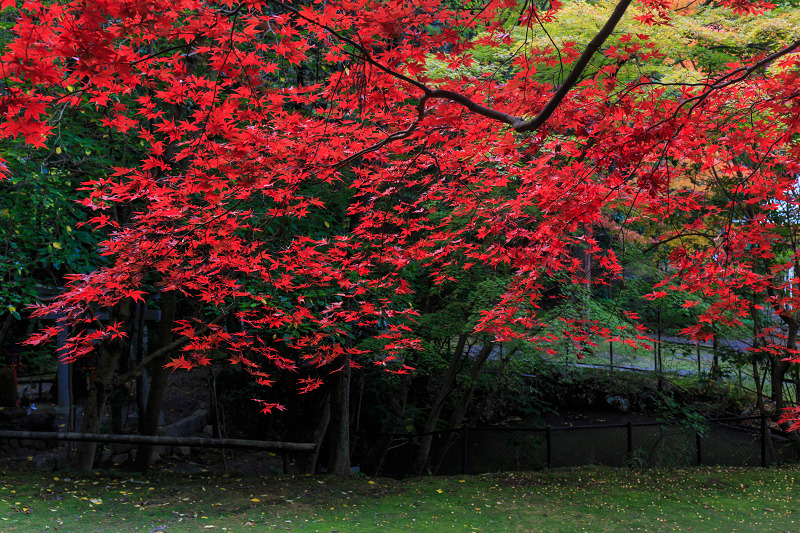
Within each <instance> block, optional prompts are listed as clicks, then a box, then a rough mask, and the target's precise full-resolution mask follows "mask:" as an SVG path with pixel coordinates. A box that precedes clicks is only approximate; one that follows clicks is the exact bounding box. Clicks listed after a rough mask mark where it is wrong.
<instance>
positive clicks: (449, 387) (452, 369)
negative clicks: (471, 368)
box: [411, 333, 469, 476]
mask: <svg viewBox="0 0 800 533" xmlns="http://www.w3.org/2000/svg"><path fill="white" fill-rule="evenodd" d="M468 338H469V335H467V334H466V333H464V334H461V335H459V336H458V342H457V343H456V347H455V350H453V354H452V356H451V357H450V363H449V364H448V366H447V369H445V373H444V379H443V380H442V385H441V387H440V388H439V393H438V394H437V395H436V400H434V402H433V405H432V406H431V410H430V411H429V412H428V419H427V420H426V422H425V427H424V429H423V433H430V432H432V431H435V430H436V425H437V424H438V423H439V418H440V417H441V415H442V409H444V404H445V401H446V400H447V398H448V396H450V393H452V392H453V389H454V388H455V383H456V375H457V374H458V369H459V366H460V362H461V358H462V356H463V355H464V347H465V346H466V343H467V339H468ZM432 443H433V435H423V436H422V438H421V439H420V446H419V450H417V455H416V457H415V458H414V464H413V465H412V466H411V471H412V473H413V474H414V475H417V476H419V475H422V473H423V472H424V471H425V467H426V466H427V465H428V457H429V456H430V453H431V444H432Z"/></svg>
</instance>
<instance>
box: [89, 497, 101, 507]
mask: <svg viewBox="0 0 800 533" xmlns="http://www.w3.org/2000/svg"><path fill="white" fill-rule="evenodd" d="M89 501H90V502H92V503H93V504H95V505H100V504H101V503H103V500H101V499H100V498H89Z"/></svg>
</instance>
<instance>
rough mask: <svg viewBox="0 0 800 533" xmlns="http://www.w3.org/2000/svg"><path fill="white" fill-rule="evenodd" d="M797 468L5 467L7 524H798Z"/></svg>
mask: <svg viewBox="0 0 800 533" xmlns="http://www.w3.org/2000/svg"><path fill="white" fill-rule="evenodd" d="M798 500H800V468H797V467H795V468H771V469H741V468H692V469H686V470H650V471H636V470H629V469H618V470H616V469H610V468H598V467H582V468H570V469H554V470H549V471H545V472H526V473H516V472H515V473H505V474H486V475H481V476H465V477H423V478H415V479H409V480H407V481H395V480H391V479H385V478H376V479H369V478H365V477H355V478H351V479H339V478H335V477H330V476H324V477H323V476H269V477H242V476H236V475H231V476H212V477H208V476H187V475H182V474H176V473H163V474H154V475H152V476H150V477H148V478H142V477H140V476H138V475H135V474H121V473H117V474H115V475H110V474H103V475H92V476H88V477H70V476H65V475H55V476H53V475H48V476H43V475H41V474H30V473H25V474H21V473H4V474H0V531H2V532H7V533H10V532H17V531H20V532H26V533H28V532H34V531H35V532H42V531H59V532H68V531H76V532H88V531H106V532H115V531H123V532H124V531H148V532H159V531H163V532H178V531H201V530H202V531H253V532H257V531H309V532H312V531H320V532H325V533H331V532H334V531H337V532H342V533H345V532H350V531H370V532H374V531H386V532H391V531H525V532H529V531H530V532H548V531H559V532H572V531H604V532H607V531H626V532H628V531H724V532H733V531H753V532H766V531H770V532H781V531H791V532H797V531H800V506H798Z"/></svg>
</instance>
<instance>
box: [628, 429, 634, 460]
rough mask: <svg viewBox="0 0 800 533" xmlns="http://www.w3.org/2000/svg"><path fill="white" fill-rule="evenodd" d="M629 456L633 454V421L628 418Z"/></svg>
mask: <svg viewBox="0 0 800 533" xmlns="http://www.w3.org/2000/svg"><path fill="white" fill-rule="evenodd" d="M627 426H628V457H632V456H633V423H632V422H631V421H630V420H628V424H627Z"/></svg>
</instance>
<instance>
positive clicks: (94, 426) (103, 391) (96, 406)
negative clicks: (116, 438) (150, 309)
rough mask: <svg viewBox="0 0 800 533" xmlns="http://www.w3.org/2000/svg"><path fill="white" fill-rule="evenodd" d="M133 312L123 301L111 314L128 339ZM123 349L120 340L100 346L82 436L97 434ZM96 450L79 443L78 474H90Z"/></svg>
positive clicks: (127, 300) (128, 301)
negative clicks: (100, 349) (101, 347)
mask: <svg viewBox="0 0 800 533" xmlns="http://www.w3.org/2000/svg"><path fill="white" fill-rule="evenodd" d="M132 309H133V300H131V299H130V298H125V299H124V300H122V301H121V302H119V303H118V304H117V305H116V307H115V308H114V310H113V313H112V321H114V322H121V323H122V324H123V329H124V331H125V332H126V333H127V334H128V336H129V335H130V329H131V310H132ZM125 350H127V343H125V342H124V341H122V340H121V339H115V340H114V341H112V342H109V343H107V344H105V345H104V346H103V350H102V353H101V354H100V357H99V358H98V361H97V368H96V369H95V377H94V381H93V382H92V387H91V389H90V390H89V398H88V399H87V400H86V408H85V409H84V411H83V421H82V422H81V432H82V433H99V432H100V424H101V422H102V419H103V413H104V412H105V408H106V402H107V401H108V397H109V395H110V394H111V393H112V390H113V380H114V373H115V372H116V370H117V364H118V363H119V360H120V357H122V355H123V354H125V353H126V351H125ZM96 451H97V443H96V442H81V443H80V444H79V445H78V453H77V456H76V463H75V467H76V468H77V469H78V470H80V471H81V472H89V471H91V470H92V467H93V466H94V456H95V452H96Z"/></svg>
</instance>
